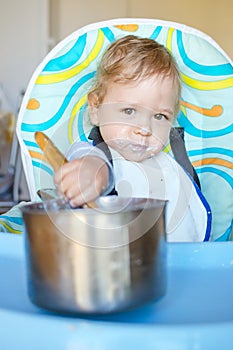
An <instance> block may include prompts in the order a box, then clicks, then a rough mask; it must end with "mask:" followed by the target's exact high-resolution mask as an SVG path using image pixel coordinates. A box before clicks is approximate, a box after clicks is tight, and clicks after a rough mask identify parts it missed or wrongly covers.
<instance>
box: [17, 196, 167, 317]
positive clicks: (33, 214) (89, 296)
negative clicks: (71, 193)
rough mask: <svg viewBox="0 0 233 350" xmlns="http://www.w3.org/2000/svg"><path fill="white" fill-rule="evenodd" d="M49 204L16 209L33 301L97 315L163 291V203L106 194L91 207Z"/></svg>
mask: <svg viewBox="0 0 233 350" xmlns="http://www.w3.org/2000/svg"><path fill="white" fill-rule="evenodd" d="M56 206H57V201H48V202H47V203H46V205H44V204H43V203H34V204H30V205H26V206H24V207H23V208H22V213H23V218H24V227H25V241H26V257H27V270H28V291H29V296H30V299H31V301H32V302H33V303H35V304H36V305H38V306H40V307H42V308H45V309H49V310H53V311H56V312H60V313H86V314H99V313H110V312H117V311H124V310H127V309H130V308H133V307H136V306H139V305H142V304H144V303H146V302H148V301H151V300H155V299H157V298H159V297H161V296H162V295H163V294H164V293H165V291H166V235H165V223H164V221H165V220H164V214H165V202H163V201H157V200H151V199H150V200H148V199H136V198H134V199H129V198H120V197H112V196H109V197H102V198H100V199H99V200H98V206H99V209H96V210H93V209H73V210H72V209H59V210H57V209H56ZM58 207H60V205H58Z"/></svg>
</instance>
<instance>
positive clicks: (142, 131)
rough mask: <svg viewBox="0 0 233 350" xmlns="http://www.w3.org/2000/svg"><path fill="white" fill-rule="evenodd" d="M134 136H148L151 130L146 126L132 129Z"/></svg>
mask: <svg viewBox="0 0 233 350" xmlns="http://www.w3.org/2000/svg"><path fill="white" fill-rule="evenodd" d="M134 132H135V134H140V135H143V136H150V135H151V134H152V133H151V129H150V128H149V127H147V126H139V125H138V126H136V127H135V129H134Z"/></svg>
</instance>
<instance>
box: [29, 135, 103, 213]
mask: <svg viewBox="0 0 233 350" xmlns="http://www.w3.org/2000/svg"><path fill="white" fill-rule="evenodd" d="M35 140H36V143H37V144H38V146H39V147H40V148H41V150H42V151H43V153H44V156H45V158H46V159H47V161H48V162H49V164H50V165H51V166H52V168H53V170H54V171H57V170H58V169H59V168H60V167H61V166H62V165H63V164H64V163H67V162H68V160H67V159H66V157H65V156H64V155H63V154H62V153H61V152H60V151H59V149H58V148H57V147H56V146H55V145H54V143H53V142H52V141H51V140H50V138H49V137H48V136H47V135H45V134H44V133H43V132H41V131H36V132H35ZM84 206H87V207H88V208H98V206H97V204H96V202H95V201H92V202H88V203H85V204H84Z"/></svg>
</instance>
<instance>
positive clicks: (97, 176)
mask: <svg viewBox="0 0 233 350" xmlns="http://www.w3.org/2000/svg"><path fill="white" fill-rule="evenodd" d="M108 180H109V170H108V166H107V164H106V163H105V162H104V160H103V159H101V158H99V157H95V156H85V157H82V158H79V159H75V160H72V161H70V162H68V163H66V164H64V165H63V166H62V167H61V168H60V169H59V170H58V171H57V172H55V174H54V183H55V185H56V186H57V189H58V190H59V192H61V193H62V194H64V196H65V197H66V198H67V200H68V201H69V203H70V205H71V206H72V207H77V206H81V205H83V204H85V203H87V202H91V201H93V200H94V199H96V198H97V197H99V196H100V195H101V193H103V191H104V190H105V189H106V187H107V185H108Z"/></svg>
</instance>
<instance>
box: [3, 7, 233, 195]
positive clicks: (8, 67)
mask: <svg viewBox="0 0 233 350" xmlns="http://www.w3.org/2000/svg"><path fill="white" fill-rule="evenodd" d="M118 17H131V18H136V17H141V18H153V19H163V20H167V21H174V22H179V23H182V24H185V25H188V26H191V27H194V28H196V29H199V30H201V31H203V32H204V33H206V34H208V35H209V36H211V37H212V38H213V39H214V40H215V41H216V42H217V43H218V44H219V45H220V46H221V47H222V49H223V50H224V51H225V52H226V53H227V54H228V56H229V57H230V58H231V59H232V58H233V45H232V35H233V20H232V18H233V0H221V1H218V2H215V1H213V0H162V1H161V0H143V1H140V0H99V1H98V0H84V1H81V0H0V47H1V60H0V112H1V114H2V115H3V114H4V113H6V112H7V113H11V116H10V117H9V116H8V117H7V118H5V120H4V123H5V124H7V123H8V124H9V125H10V128H11V130H13V129H14V118H13V117H12V114H13V115H15V116H16V118H17V112H18V109H19V105H20V102H21V99H22V96H23V93H24V91H25V89H26V87H27V84H28V82H29V80H30V78H31V76H32V74H33V72H34V70H35V69H36V67H37V66H38V64H39V63H40V62H41V61H42V59H43V58H44V57H45V56H46V54H47V53H48V52H49V51H50V50H51V49H52V48H53V47H54V46H55V45H56V44H57V43H58V42H59V41H61V40H62V39H63V38H65V37H66V36H67V35H68V34H71V33H72V32H73V31H75V30H77V29H78V28H80V27H82V26H83V25H86V24H89V23H92V22H98V21H100V20H107V19H111V18H118ZM5 124H4V125H3V126H2V124H1V115H0V139H1V138H2V136H1V130H2V131H3V127H5ZM8 124H7V125H8ZM9 125H8V126H7V128H8V129H9ZM11 136H12V135H10V136H9V137H8V140H9V143H10V142H11V141H12V137H11ZM4 147H5V146H4ZM2 151H3V146H2V145H1V151H0V152H1V153H2ZM4 153H5V154H7V152H4ZM3 158H4V157H2V162H1V166H4V161H3ZM0 173H1V168H0ZM22 187H23V190H22V192H23V195H22V196H23V197H27V193H26V192H25V193H24V188H25V186H22ZM25 191H26V190H25Z"/></svg>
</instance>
